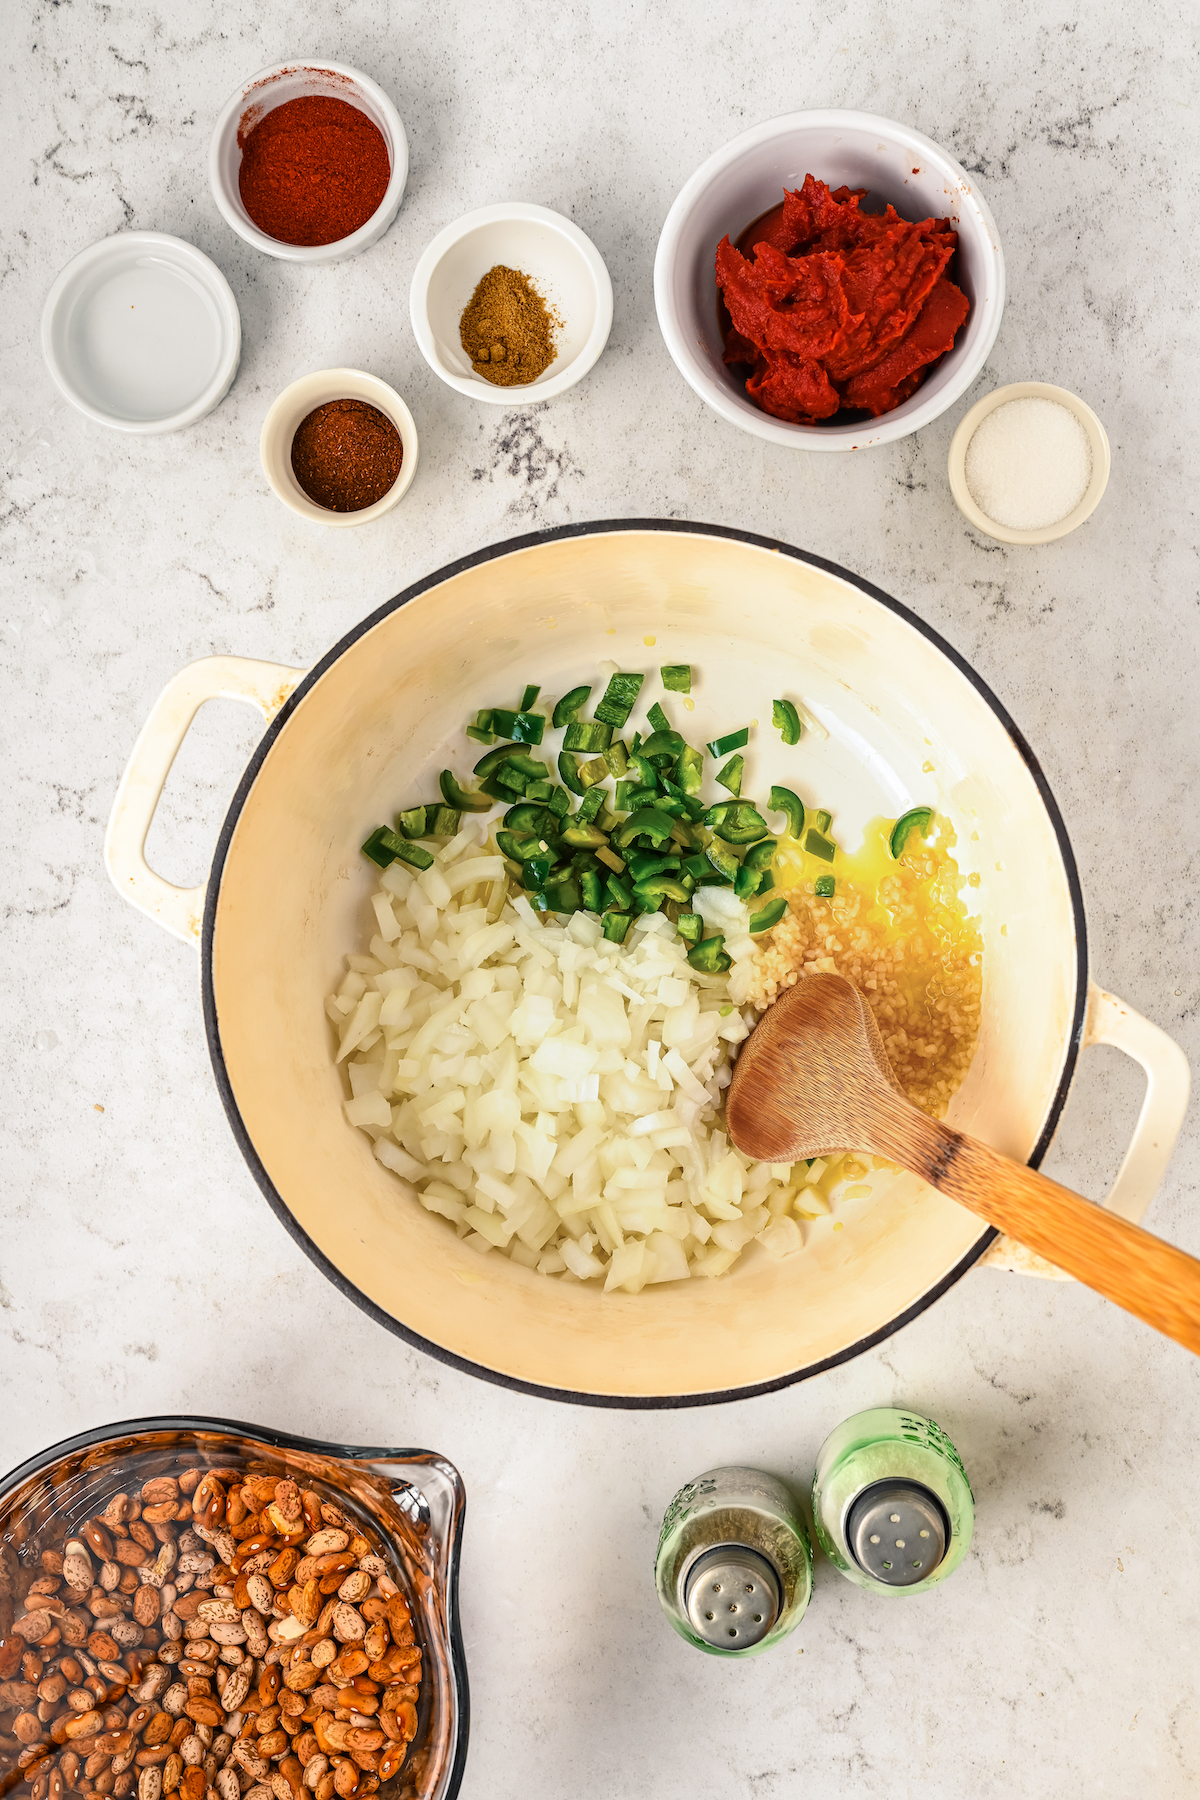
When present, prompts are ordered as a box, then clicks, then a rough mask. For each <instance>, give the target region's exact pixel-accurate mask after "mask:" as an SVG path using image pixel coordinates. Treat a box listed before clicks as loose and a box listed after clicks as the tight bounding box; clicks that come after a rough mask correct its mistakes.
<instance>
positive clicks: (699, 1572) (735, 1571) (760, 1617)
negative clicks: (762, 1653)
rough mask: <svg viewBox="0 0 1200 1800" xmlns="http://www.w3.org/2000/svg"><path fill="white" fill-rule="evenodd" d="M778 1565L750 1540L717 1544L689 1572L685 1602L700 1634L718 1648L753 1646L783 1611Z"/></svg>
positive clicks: (764, 1635)
mask: <svg viewBox="0 0 1200 1800" xmlns="http://www.w3.org/2000/svg"><path fill="white" fill-rule="evenodd" d="M781 1603H782V1595H781V1593H780V1586H779V1576H778V1575H777V1573H776V1571H775V1568H774V1566H773V1565H772V1564H771V1563H770V1562H768V1560H767V1558H766V1557H765V1556H763V1555H761V1554H760V1553H759V1551H757V1550H751V1549H749V1548H748V1547H747V1546H746V1545H745V1544H714V1545H713V1547H712V1548H711V1549H710V1550H705V1551H704V1552H703V1554H702V1555H700V1556H698V1557H697V1558H696V1560H695V1562H694V1563H692V1565H691V1567H690V1568H689V1569H688V1571H687V1574H686V1576H685V1577H684V1589H683V1604H684V1609H685V1611H686V1612H687V1616H688V1618H689V1619H690V1620H691V1622H692V1626H693V1629H694V1630H695V1631H696V1633H697V1635H698V1636H700V1637H702V1638H703V1639H704V1642H705V1643H706V1644H711V1645H712V1646H713V1648H714V1650H752V1649H753V1648H754V1646H755V1644H761V1642H762V1640H763V1639H764V1638H765V1637H766V1635H767V1633H768V1632H769V1631H770V1629H771V1627H772V1626H773V1625H774V1624H775V1621H776V1620H777V1619H778V1617H779V1612H780V1606H781Z"/></svg>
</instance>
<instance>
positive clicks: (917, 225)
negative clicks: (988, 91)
mask: <svg viewBox="0 0 1200 1800" xmlns="http://www.w3.org/2000/svg"><path fill="white" fill-rule="evenodd" d="M785 196H786V197H787V198H786V199H785ZM889 207H891V208H894V212H891V213H888V212H887V208H889ZM789 215H790V217H789ZM760 240H765V241H760ZM899 277H902V278H903V279H899ZM719 284H720V285H719ZM654 300H655V306H656V309H657V312H658V322H659V327H660V329H661V331H662V334H663V338H664V340H665V342H666V346H667V349H668V350H669V351H670V354H671V357H672V359H673V360H674V362H675V365H676V367H677V368H678V369H679V372H680V374H681V375H682V376H683V377H684V379H685V380H686V381H687V382H688V383H689V385H690V386H691V387H692V388H694V390H695V391H696V393H697V394H698V395H699V396H700V398H701V399H702V400H703V401H704V402H705V404H706V405H707V406H710V407H711V408H712V409H713V411H714V412H716V413H718V414H719V415H720V417H721V418H723V419H726V420H727V421H728V422H729V423H730V424H732V425H736V426H738V427H739V428H740V429H741V430H742V431H748V432H750V433H751V434H752V435H754V436H755V437H760V438H765V439H767V440H768V441H769V442H771V443H775V444H779V445H782V446H785V447H786V448H789V449H793V450H825V451H846V450H863V449H867V448H869V447H870V446H872V445H875V444H884V443H890V442H894V441H895V440H896V439H897V438H902V437H907V436H908V434H909V433H910V432H913V431H918V430H920V429H921V427H922V426H924V425H927V424H929V423H930V422H931V421H932V420H933V419H936V418H937V417H938V416H939V414H941V413H943V412H945V411H946V409H947V408H948V407H950V406H952V405H953V404H954V402H955V401H956V400H957V399H958V398H959V397H960V395H962V394H963V393H965V392H966V390H967V388H968V387H969V386H970V384H971V383H972V381H974V379H975V377H976V376H977V375H978V374H979V371H980V370H981V369H982V367H983V365H984V363H985V361H986V360H987V357H988V354H989V352H990V351H991V348H992V345H993V344H994V342H995V340H996V333H997V332H998V330H999V329H1000V318H1001V315H1002V313H1003V310H1004V255H1003V251H1002V250H1001V246H1000V237H999V233H998V232H997V229H996V223H995V220H994V219H993V218H992V215H991V212H990V211H989V209H988V206H987V203H986V202H985V200H984V199H983V196H982V195H981V194H980V192H979V187H978V184H977V182H976V181H975V178H974V176H973V175H968V174H967V172H966V171H965V170H964V169H963V168H962V167H961V165H960V164H959V163H958V162H956V161H955V159H954V158H953V157H952V156H950V155H949V153H948V152H947V151H945V150H943V149H942V148H941V147H940V146H939V145H938V144H935V143H934V142H933V141H932V140H931V139H929V138H927V137H925V136H924V135H923V133H921V132H919V131H916V130H914V129H913V128H912V127H911V126H908V125H902V124H898V123H897V122H896V121H894V120H891V119H883V118H879V117H877V116H876V115H875V114H873V113H862V112H848V111H840V110H839V111H835V110H829V111H821V112H801V113H790V114H788V115H786V116H785V117H783V118H779V119H768V120H767V121H766V122H765V123H763V124H761V125H756V126H754V127H752V129H751V130H749V131H746V132H743V133H742V134H741V136H740V137H736V138H734V139H733V140H732V141H731V142H730V143H728V144H726V145H724V146H723V147H722V148H721V149H720V150H718V151H716V152H715V153H714V154H713V155H712V156H710V157H709V158H708V161H707V162H705V163H702V164H701V166H700V168H698V169H697V170H696V172H695V174H694V175H693V176H692V177H691V178H690V180H689V181H688V182H687V183H686V184H685V185H684V187H683V188H682V189H681V190H680V193H679V195H678V196H677V198H676V200H675V202H674V204H673V206H672V207H671V210H670V212H669V213H668V214H667V218H666V222H665V223H664V225H663V229H662V235H661V237H660V238H659V243H658V251H657V254H656V256H655V261H654ZM947 303H948V304H947Z"/></svg>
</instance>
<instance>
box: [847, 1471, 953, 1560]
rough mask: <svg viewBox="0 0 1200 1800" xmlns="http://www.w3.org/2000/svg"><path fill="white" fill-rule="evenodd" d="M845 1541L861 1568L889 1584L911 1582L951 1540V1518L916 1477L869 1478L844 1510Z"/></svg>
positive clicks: (934, 1495) (943, 1550)
mask: <svg viewBox="0 0 1200 1800" xmlns="http://www.w3.org/2000/svg"><path fill="white" fill-rule="evenodd" d="M846 1543H847V1544H848V1546H849V1549H850V1554H851V1556H852V1557H853V1558H854V1560H855V1562H856V1563H857V1564H858V1566H859V1568H860V1569H862V1570H863V1572H864V1573H865V1574H867V1575H870V1576H872V1577H873V1578H874V1580H876V1581H881V1582H884V1583H885V1584H886V1585H887V1586H888V1587H914V1586H915V1585H916V1583H917V1582H918V1581H924V1580H925V1579H926V1578H927V1577H928V1576H930V1575H932V1574H933V1571H934V1570H935V1569H936V1568H937V1567H938V1565H939V1563H940V1562H941V1561H942V1559H943V1557H944V1556H945V1554H946V1551H947V1549H948V1548H949V1545H950V1521H949V1519H948V1518H947V1517H946V1509H945V1507H944V1506H943V1505H942V1503H941V1501H940V1500H939V1499H938V1497H937V1495H936V1494H935V1493H934V1492H933V1490H932V1488H927V1487H926V1486H925V1485H924V1484H923V1483H922V1482H919V1481H906V1480H905V1479H903V1478H902V1477H901V1476H891V1477H890V1478H888V1479H887V1480H885V1481H873V1482H872V1483H871V1485H870V1486H869V1487H865V1488H864V1489H863V1491H862V1493H861V1494H859V1496H858V1498H857V1499H856V1500H855V1501H854V1502H853V1504H852V1505H851V1507H850V1510H849V1512H848V1513H847V1515H846Z"/></svg>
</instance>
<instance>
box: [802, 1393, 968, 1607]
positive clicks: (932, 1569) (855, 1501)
mask: <svg viewBox="0 0 1200 1800" xmlns="http://www.w3.org/2000/svg"><path fill="white" fill-rule="evenodd" d="M812 1499H813V1523H814V1524H815V1526H816V1531H817V1538H818V1540H819V1542H820V1545H821V1548H822V1549H823V1550H824V1552H825V1554H826V1556H827V1557H828V1558H829V1560H830V1562H831V1563H832V1564H833V1566H834V1567H835V1568H836V1569H837V1570H838V1571H839V1573H840V1574H842V1575H844V1576H845V1577H846V1580H847V1581H853V1582H855V1583H857V1585H858V1586H859V1587H862V1588H867V1589H868V1590H869V1591H870V1592H871V1593H873V1594H923V1593H925V1592H926V1591H927V1589H929V1588H931V1587H936V1586H937V1585H938V1583H939V1582H942V1581H945V1579H946V1577H947V1576H948V1575H952V1574H953V1573H954V1571H955V1569H957V1567H958V1565H959V1563H960V1562H961V1561H962V1559H963V1557H964V1556H965V1555H966V1553H967V1550H968V1549H969V1547H970V1543H971V1532H972V1530H973V1527H974V1523H975V1501H974V1496H973V1495H972V1493H971V1484H970V1482H969V1481H968V1480H967V1472H966V1470H965V1469H964V1468H963V1465H962V1460H961V1458H960V1456H959V1454H958V1451H957V1450H956V1449H955V1448H954V1445H953V1444H952V1443H951V1442H950V1439H949V1438H948V1437H947V1436H946V1434H945V1432H944V1431H943V1430H942V1429H941V1427H940V1426H939V1425H935V1424H934V1422H933V1420H932V1419H926V1418H923V1417H922V1416H921V1414H919V1413H912V1412H904V1411H902V1410H900V1409H898V1408H895V1407H890V1406H879V1407H874V1408H872V1410H871V1411H869V1412H861V1413H855V1415H854V1417H853V1418H852V1419H847V1420H846V1421H845V1423H844V1424H842V1425H839V1426H838V1428H837V1430H836V1431H833V1432H831V1433H830V1435H829V1436H828V1437H827V1438H826V1439H825V1442H824V1443H823V1444H822V1445H821V1448H820V1451H819V1452H818V1454H817V1468H816V1473H815V1475H814V1476H813V1489H812Z"/></svg>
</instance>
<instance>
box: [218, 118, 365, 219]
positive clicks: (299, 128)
mask: <svg viewBox="0 0 1200 1800" xmlns="http://www.w3.org/2000/svg"><path fill="white" fill-rule="evenodd" d="M253 116H254V115H253V113H252V112H250V113H247V114H246V116H245V118H244V119H243V120H242V123H241V125H240V126H239V128H238V148H239V149H240V150H241V152H242V166H241V169H240V171H239V174H238V189H239V192H240V193H241V196H242V205H243V206H244V207H245V208H246V211H247V212H248V213H249V214H250V217H251V218H252V219H253V220H254V223H255V224H256V225H257V226H258V229H259V230H260V231H265V232H266V234H267V236H268V237H273V238H277V239H278V240H279V242H280V243H281V244H307V245H311V244H336V243H337V242H338V240H339V239H340V238H345V237H349V236H350V234H351V232H353V231H357V230H358V229H359V227H360V226H362V225H365V224H366V222H367V220H368V219H369V218H370V217H371V214H372V213H374V212H377V211H378V210H379V207H380V205H381V204H382V202H383V196H384V194H385V193H386V192H387V185H388V182H389V181H390V180H391V176H392V170H391V164H390V163H389V161H388V152H387V145H386V144H385V143H384V141H383V133H382V132H381V131H380V129H379V127H378V126H377V125H375V124H373V123H372V121H371V120H370V119H369V118H368V117H367V115H366V113H364V112H360V111H359V110H358V108H357V106H351V105H350V103H349V102H348V101H346V100H336V99H334V98H333V97H332V96H330V95H325V94H305V95H304V96H303V98H301V99H299V100H285V101H284V103H283V105H282V106H277V107H275V108H274V109H273V110H272V111H271V112H269V113H265V114H263V115H262V117H261V118H259V119H258V121H257V123H252V122H251V121H252V119H253Z"/></svg>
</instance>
